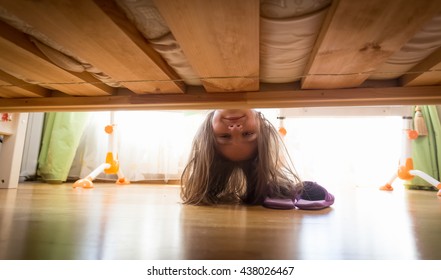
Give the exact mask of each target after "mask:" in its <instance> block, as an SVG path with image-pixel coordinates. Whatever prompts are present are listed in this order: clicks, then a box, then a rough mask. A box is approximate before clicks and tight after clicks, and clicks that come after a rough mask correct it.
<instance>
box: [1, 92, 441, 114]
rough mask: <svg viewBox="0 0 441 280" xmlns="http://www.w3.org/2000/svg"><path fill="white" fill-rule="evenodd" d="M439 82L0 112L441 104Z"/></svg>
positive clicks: (157, 97) (120, 100) (70, 101)
mask: <svg viewBox="0 0 441 280" xmlns="http://www.w3.org/2000/svg"><path fill="white" fill-rule="evenodd" d="M440 92H441V86H428V87H390V88H358V89H327V90H297V89H289V88H285V89H283V88H282V89H280V88H278V86H276V87H275V86H273V85H270V86H268V87H267V88H266V89H264V90H261V91H259V92H254V91H253V92H238V93H235V94H231V93H226V92H217V93H207V92H205V91H203V89H202V88H201V87H195V88H192V87H191V88H189V92H188V94H185V95H184V94H170V95H168V94H167V95H165V94H147V95H134V94H132V95H123V94H121V95H114V96H108V97H104V96H102V97H100V96H96V97H55V96H53V97H49V98H24V99H3V100H2V102H0V111H6V112H28V111H29V112H47V111H95V110H98V111H107V110H197V109H201V110H202V109H204V110H205V109H219V108H298V107H330V106H331V107H334V106H377V105H429V104H441V94H440Z"/></svg>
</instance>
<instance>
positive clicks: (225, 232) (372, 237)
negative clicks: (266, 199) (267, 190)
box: [0, 184, 441, 260]
mask: <svg viewBox="0 0 441 280" xmlns="http://www.w3.org/2000/svg"><path fill="white" fill-rule="evenodd" d="M334 194H335V195H336V198H337V199H336V203H335V205H334V206H333V207H332V208H329V209H325V210H322V211H300V210H288V211H284V210H272V209H266V208H263V207H260V206H253V207H250V206H241V205H229V206H228V205H223V206H213V207H202V206H189V205H182V204H181V203H180V199H179V189H178V188H177V187H163V186H145V185H130V186H123V187H115V186H114V185H113V184H103V185H99V184H98V186H97V187H96V188H95V189H92V190H84V189H78V190H77V189H72V188H71V187H70V186H69V185H55V186H54V185H45V184H40V185H24V186H22V187H20V188H19V189H18V190H0V259H47V260H52V259H63V260H70V259H117V260H124V259H129V260H133V259H315V260H322V259H342V260H347V259H368V260H371V259H373V260H378V259H379V260H383V259H441V242H439V236H441V223H439V213H441V198H439V197H437V196H436V193H434V192H427V191H408V190H404V189H397V190H396V191H394V192H380V191H378V190H376V189H370V188H350V189H344V190H341V191H337V192H335V193H334Z"/></svg>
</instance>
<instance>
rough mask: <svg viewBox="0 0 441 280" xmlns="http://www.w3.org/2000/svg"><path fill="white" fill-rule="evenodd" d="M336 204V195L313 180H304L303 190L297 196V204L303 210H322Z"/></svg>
mask: <svg viewBox="0 0 441 280" xmlns="http://www.w3.org/2000/svg"><path fill="white" fill-rule="evenodd" d="M332 204H334V196H333V195H332V194H330V193H328V191H327V190H326V189H325V188H324V187H322V186H320V185H319V184H317V183H315V182H311V181H305V182H303V191H302V193H301V194H300V195H299V196H297V199H296V202H295V204H294V205H295V206H296V207H297V208H299V209H302V210H320V209H323V208H326V207H329V206H331V205H332Z"/></svg>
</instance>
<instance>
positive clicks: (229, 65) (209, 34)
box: [154, 0, 259, 92]
mask: <svg viewBox="0 0 441 280" xmlns="http://www.w3.org/2000/svg"><path fill="white" fill-rule="evenodd" d="M154 2H155V4H156V6H157V7H158V9H159V11H160V13H161V15H162V16H163V17H164V19H165V20H166V22H167V24H168V26H169V27H170V30H171V31H172V33H173V35H174V36H175V37H176V39H177V40H178V42H179V44H180V46H181V48H182V50H183V51H184V54H185V55H186V57H187V59H188V61H189V62H190V64H191V66H192V68H193V69H194V71H195V72H196V73H197V74H198V76H199V77H201V79H202V84H203V86H204V87H205V89H206V90H207V91H208V92H221V91H226V92H234V91H252V90H258V89H259V1H258V0H248V1H235V0H225V1H217V0H196V1H186V0H172V1H161V0H159V1H154Z"/></svg>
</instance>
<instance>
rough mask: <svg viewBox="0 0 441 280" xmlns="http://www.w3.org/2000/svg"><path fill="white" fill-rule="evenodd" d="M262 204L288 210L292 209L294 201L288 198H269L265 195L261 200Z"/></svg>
mask: <svg viewBox="0 0 441 280" xmlns="http://www.w3.org/2000/svg"><path fill="white" fill-rule="evenodd" d="M263 206H264V207H266V208H273V209H281V210H289V209H294V208H296V206H295V205H294V201H293V200H292V199H290V198H271V197H267V198H265V200H264V201H263Z"/></svg>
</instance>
